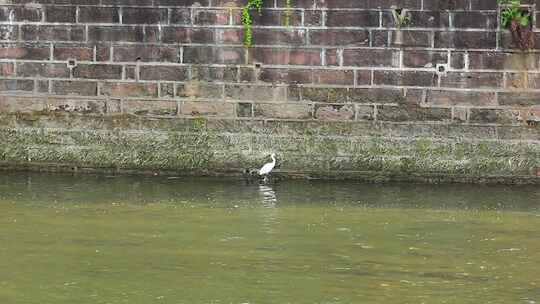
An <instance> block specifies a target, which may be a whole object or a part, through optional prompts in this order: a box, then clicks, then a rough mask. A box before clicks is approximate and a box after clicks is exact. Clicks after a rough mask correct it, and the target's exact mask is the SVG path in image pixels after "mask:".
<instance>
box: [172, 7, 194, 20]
mask: <svg viewBox="0 0 540 304" xmlns="http://www.w3.org/2000/svg"><path fill="white" fill-rule="evenodd" d="M175 5H176V4H175ZM190 23H191V12H190V10H189V9H187V8H177V9H173V10H171V24H184V25H187V24H190Z"/></svg>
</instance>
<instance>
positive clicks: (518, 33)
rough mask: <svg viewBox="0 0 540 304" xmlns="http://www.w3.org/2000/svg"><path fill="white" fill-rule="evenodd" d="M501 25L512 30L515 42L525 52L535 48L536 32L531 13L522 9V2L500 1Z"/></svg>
mask: <svg viewBox="0 0 540 304" xmlns="http://www.w3.org/2000/svg"><path fill="white" fill-rule="evenodd" d="M499 4H500V5H502V6H503V7H502V8H501V25H502V26H503V27H505V28H508V29H510V31H511V32H512V37H513V39H514V41H515V42H516V43H517V44H518V45H519V47H520V48H521V49H523V50H526V49H531V48H534V32H533V30H532V27H531V23H532V22H531V21H532V17H531V14H530V12H528V11H527V10H524V9H523V8H522V7H521V0H499Z"/></svg>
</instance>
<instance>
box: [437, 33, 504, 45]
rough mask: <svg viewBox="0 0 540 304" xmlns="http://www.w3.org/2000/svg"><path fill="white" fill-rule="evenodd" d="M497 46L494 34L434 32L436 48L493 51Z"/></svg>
mask: <svg viewBox="0 0 540 304" xmlns="http://www.w3.org/2000/svg"><path fill="white" fill-rule="evenodd" d="M496 46H497V35H496V33H495V32H483V31H453V32H442V31H437V32H435V47H436V48H459V49H467V48H468V49H493V48H495V47H496Z"/></svg>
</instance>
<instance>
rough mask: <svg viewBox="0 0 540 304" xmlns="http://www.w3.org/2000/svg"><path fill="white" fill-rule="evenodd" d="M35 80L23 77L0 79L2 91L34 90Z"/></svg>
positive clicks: (0, 89)
mask: <svg viewBox="0 0 540 304" xmlns="http://www.w3.org/2000/svg"><path fill="white" fill-rule="evenodd" d="M33 90H34V81H33V80H26V79H25V80H23V79H0V91H1V92H4V91H33Z"/></svg>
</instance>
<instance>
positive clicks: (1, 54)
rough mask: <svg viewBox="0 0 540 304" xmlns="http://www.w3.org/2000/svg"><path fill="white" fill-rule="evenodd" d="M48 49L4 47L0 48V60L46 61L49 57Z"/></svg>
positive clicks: (38, 47)
mask: <svg viewBox="0 0 540 304" xmlns="http://www.w3.org/2000/svg"><path fill="white" fill-rule="evenodd" d="M50 52H51V51H50V49H49V47H40V46H25V47H20V46H4V47H1V48H0V58H3V59H27V60H48V59H49V57H50Z"/></svg>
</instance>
